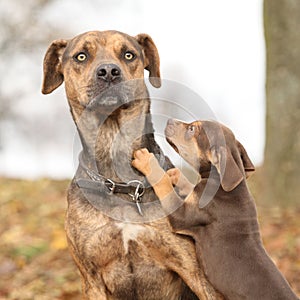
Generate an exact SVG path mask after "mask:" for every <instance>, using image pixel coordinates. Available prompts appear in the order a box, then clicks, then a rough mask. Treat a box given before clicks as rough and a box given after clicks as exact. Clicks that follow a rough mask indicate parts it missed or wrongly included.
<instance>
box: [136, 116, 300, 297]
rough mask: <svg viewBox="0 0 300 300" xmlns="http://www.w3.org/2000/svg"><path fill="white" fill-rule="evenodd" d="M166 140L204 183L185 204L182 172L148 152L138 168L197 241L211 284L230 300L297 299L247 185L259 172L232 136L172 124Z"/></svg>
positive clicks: (211, 126)
mask: <svg viewBox="0 0 300 300" xmlns="http://www.w3.org/2000/svg"><path fill="white" fill-rule="evenodd" d="M166 137H167V140H168V141H169V143H170V144H171V145H172V146H173V147H174V149H175V150H176V151H177V152H178V153H179V154H180V155H181V156H182V157H183V158H184V159H185V160H186V161H187V162H189V163H190V164H191V165H192V166H193V167H194V168H195V169H196V170H198V171H199V173H200V175H201V178H202V179H201V181H200V183H199V184H197V185H196V186H195V188H194V190H193V192H192V193H191V194H190V195H189V196H188V197H187V198H186V200H185V201H183V200H181V198H179V197H178V196H177V195H176V193H175V191H174V189H173V187H172V183H175V184H177V182H178V178H177V177H178V171H176V170H175V171H174V170H170V171H169V175H170V176H169V175H168V174H167V173H165V172H164V171H163V170H162V169H161V168H160V167H159V165H158V163H157V161H156V159H155V158H154V156H153V155H152V154H151V153H149V152H148V150H147V149H142V150H139V151H137V152H135V153H134V158H135V159H134V160H133V166H135V167H136V168H137V169H138V170H140V171H141V172H143V173H144V174H145V175H146V176H147V178H148V180H149V182H150V183H151V184H152V186H153V187H154V190H155V192H156V194H157V196H158V197H159V199H160V200H161V203H162V206H163V208H164V210H165V211H166V212H167V213H170V215H169V221H170V223H171V226H172V228H173V230H174V231H175V232H177V233H182V234H186V235H190V236H192V237H193V238H194V239H195V241H196V251H197V258H198V261H199V263H200V264H201V266H202V267H203V269H204V271H205V274H206V275H207V277H208V279H209V280H210V282H211V283H212V284H213V285H214V286H215V287H216V288H217V289H218V290H219V291H220V292H221V293H222V294H223V295H224V296H225V298H226V299H232V300H241V299H250V300H260V299H261V300H275V299H276V300H292V299H298V298H297V296H296V295H295V294H294V292H293V291H292V290H291V288H290V286H289V285H288V283H287V281H286V280H285V279H284V277H283V276H282V275H281V273H280V272H279V270H278V269H277V268H276V266H275V265H274V263H273V262H272V260H271V259H270V257H269V256H268V255H267V253H266V251H265V249H264V247H263V245H262V242H261V237H260V233H259V225H258V222H257V215H256V208H255V204H254V200H253V199H252V197H251V195H250V193H249V191H248V188H247V185H246V174H247V173H248V172H251V171H254V167H253V165H252V163H251V161H250V159H249V157H248V155H247V153H246V151H245V149H244V148H243V146H242V145H241V144H240V143H239V142H238V141H237V140H236V139H235V137H234V135H233V133H232V132H231V131H230V130H229V129H228V128H226V127H225V126H222V125H221V124H219V123H217V122H211V121H203V122H202V121H198V122H194V123H192V124H185V123H182V122H179V121H174V120H169V122H168V125H167V127H166ZM181 182H182V180H181ZM206 198H210V199H206ZM209 200H210V202H209ZM203 203H204V204H206V205H204V204H203ZM203 206H204V207H203ZM200 207H202V208H200Z"/></svg>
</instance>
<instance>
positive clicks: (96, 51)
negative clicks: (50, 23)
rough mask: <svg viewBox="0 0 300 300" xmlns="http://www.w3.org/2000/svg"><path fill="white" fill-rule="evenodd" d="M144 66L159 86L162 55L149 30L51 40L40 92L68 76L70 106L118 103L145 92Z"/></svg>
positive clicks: (87, 34)
mask: <svg viewBox="0 0 300 300" xmlns="http://www.w3.org/2000/svg"><path fill="white" fill-rule="evenodd" d="M144 69H146V70H148V71H149V79H150V82H151V84H152V85H153V86H155V87H160V85H161V81H160V71H159V55H158V51H157V49H156V46H155V44H154V42H153V40H152V39H151V37H150V36H148V35H147V34H139V35H137V36H136V37H132V36H129V35H127V34H124V33H121V32H117V31H103V32H100V31H91V32H87V33H84V34H81V35H79V36H76V37H75V38H73V39H71V40H55V41H53V42H52V44H51V45H50V46H49V48H48V50H47V53H46V55H45V58H44V80H43V86H42V93H43V94H49V93H51V92H52V91H53V90H55V89H56V88H57V87H59V86H60V85H61V84H62V83H63V82H65V89H66V93H67V97H68V99H69V101H70V102H72V103H71V106H77V107H78V106H79V107H81V108H82V109H85V108H90V109H92V108H94V107H95V106H96V107H98V108H99V107H102V108H103V109H105V107H109V106H110V107H113V106H117V107H119V106H120V105H123V104H126V103H127V102H129V101H133V100H135V99H133V98H142V97H144V96H145V87H144V86H143V87H141V85H144V81H143V78H144ZM133 80H134V81H133Z"/></svg>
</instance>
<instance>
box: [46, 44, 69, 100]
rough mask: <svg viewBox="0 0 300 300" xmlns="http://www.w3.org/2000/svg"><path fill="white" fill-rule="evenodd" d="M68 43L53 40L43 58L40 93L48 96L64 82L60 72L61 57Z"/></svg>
mask: <svg viewBox="0 0 300 300" xmlns="http://www.w3.org/2000/svg"><path fill="white" fill-rule="evenodd" d="M67 44H68V41H66V40H55V41H53V42H52V44H51V45H50V46H49V48H48V50H47V52H46V55H45V58H44V79H43V85H42V93H43V94H50V93H51V92H53V91H54V90H55V89H56V88H58V87H59V86H60V85H61V84H62V83H63V81H64V76H63V74H62V72H61V62H62V55H63V53H64V51H65V49H66V46H67Z"/></svg>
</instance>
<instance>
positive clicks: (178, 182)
mask: <svg viewBox="0 0 300 300" xmlns="http://www.w3.org/2000/svg"><path fill="white" fill-rule="evenodd" d="M167 174H168V175H169V177H170V180H171V182H172V184H173V185H174V186H175V187H176V189H177V191H178V194H179V195H180V196H183V197H185V196H187V195H189V194H190V193H191V192H192V190H193V189H194V185H193V184H192V183H190V182H189V180H188V179H187V178H186V177H185V176H184V175H183V173H182V172H181V171H180V170H179V169H178V168H173V169H169V170H168V171H167Z"/></svg>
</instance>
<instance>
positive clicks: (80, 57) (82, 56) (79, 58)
mask: <svg viewBox="0 0 300 300" xmlns="http://www.w3.org/2000/svg"><path fill="white" fill-rule="evenodd" d="M75 58H76V60H77V61H79V62H83V61H85V60H86V59H87V55H86V54H85V53H83V52H80V53H79V54H77V55H76V56H75Z"/></svg>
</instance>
